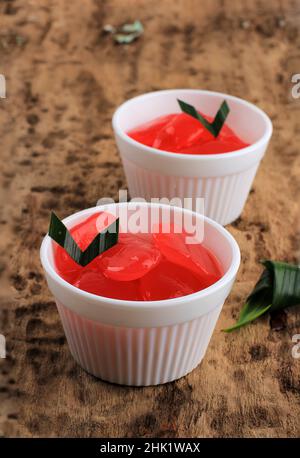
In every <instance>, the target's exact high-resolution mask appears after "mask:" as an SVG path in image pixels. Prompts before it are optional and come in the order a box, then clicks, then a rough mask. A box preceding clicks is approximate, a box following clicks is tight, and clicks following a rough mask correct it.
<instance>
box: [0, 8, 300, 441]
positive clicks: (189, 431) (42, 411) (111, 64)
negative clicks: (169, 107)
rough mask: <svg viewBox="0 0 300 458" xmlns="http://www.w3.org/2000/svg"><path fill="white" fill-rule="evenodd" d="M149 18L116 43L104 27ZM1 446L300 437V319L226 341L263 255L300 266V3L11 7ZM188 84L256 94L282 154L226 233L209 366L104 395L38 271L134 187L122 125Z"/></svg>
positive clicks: (1, 64) (6, 21) (279, 319)
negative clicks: (131, 109)
mask: <svg viewBox="0 0 300 458" xmlns="http://www.w3.org/2000/svg"><path fill="white" fill-rule="evenodd" d="M135 19H140V20H141V21H142V23H143V25H144V27H145V33H144V35H143V37H142V38H141V39H140V40H138V41H136V42H134V43H132V44H130V45H128V46H116V45H114V44H113V42H112V38H111V36H109V35H104V34H103V33H102V28H103V26H104V25H105V24H113V25H120V24H123V23H125V22H128V21H133V20H135ZM0 24H1V27H0V73H1V74H4V75H5V77H6V83H7V98H6V99H0V138H1V141H0V154H1V170H0V185H1V209H2V210H1V216H0V225H1V240H0V244H1V245H0V247H1V250H0V281H1V293H0V300H1V311H0V333H2V334H4V335H5V337H6V341H7V358H6V359H2V360H0V435H3V436H29V437H30V436H36V437H38V436H85V437H90V436H98V437H104V436H109V437H118V436H125V437H131V436H142V437H144V436H145V437H147V436H149V437H150V436H152V437H153V436H154V437H197V436H205V437H220V436H222V437H224V436H225V437H228V436H244V437H261V436H268V437H277V436H289V437H294V436H298V435H299V432H300V426H299V415H300V405H299V400H300V382H299V379H300V360H299V359H295V358H293V357H292V353H291V351H292V347H293V345H294V344H293V343H292V336H293V335H294V334H297V333H298V334H299V333H300V311H299V308H298V309H297V308H294V310H289V311H287V312H286V313H282V314H281V315H280V316H276V317H273V318H272V320H270V319H269V318H268V317H265V318H263V319H261V320H259V321H258V322H257V323H255V324H253V325H251V326H249V327H247V328H245V329H243V330H241V331H239V332H236V333H232V334H230V335H224V333H222V332H221V329H222V328H223V327H224V326H227V325H229V324H231V323H233V322H234V319H235V318H236V317H237V315H238V312H239V309H240V307H241V305H242V304H243V300H244V299H245V297H246V296H247V294H248V293H249V292H250V290H251V289H252V287H253V285H254V283H255V281H256V279H257V278H258V276H259V274H260V271H261V267H260V265H259V260H260V259H262V258H272V259H280V260H286V261H291V262H296V261H297V259H299V238H298V236H297V230H298V229H299V220H298V216H299V207H298V203H299V174H300V173H299V172H300V162H299V135H300V121H299V119H300V118H299V114H300V99H293V98H292V97H291V88H292V84H291V76H292V74H294V73H300V59H299V56H300V48H299V44H300V32H299V24H300V2H299V0H294V1H293V0H285V1H283V0H281V1H280V0H272V2H271V1H267V2H266V1H262V0H251V1H247V2H243V1H241V0H239V1H238V0H210V1H208V0H207V1H203V0H202V1H196V0H194V1H193V0H178V1H175V0H164V1H158V0H154V1H147V0H136V1H127V2H125V1H122V0H111V1H96V0H86V1H85V2H82V1H81V0H73V1H72V2H70V1H68V0H41V1H37V0H34V1H31V2H23V1H21V0H14V1H11V2H6V1H3V2H1V3H0ZM176 87H188V88H205V89H211V90H217V91H224V92H227V93H231V94H234V95H237V96H240V97H243V98H246V99H248V100H250V101H252V102H254V103H256V104H258V105H259V106H260V107H261V108H263V109H264V110H266V112H267V113H268V114H269V115H270V117H271V118H272V121H273V123H274V135H273V139H272V143H271V146H270V148H269V150H268V153H267V155H266V157H265V159H264V160H263V162H262V165H261V167H260V169H259V172H258V175H257V177H256V179H255V182H254V186H253V189H252V191H251V194H250V196H249V199H248V201H247V204H246V207H245V209H244V212H243V214H242V216H241V218H239V220H238V221H236V222H235V223H234V224H232V225H230V226H229V227H228V229H229V231H230V232H231V233H232V234H233V235H234V237H235V238H236V239H237V241H238V243H239V244H240V247H241V252H242V264H241V267H240V270H239V275H238V278H237V282H236V284H235V286H234V288H233V291H232V294H231V295H230V297H229V299H228V300H227V301H226V303H225V305H224V308H223V311H222V313H221V316H220V319H219V322H218V324H217V328H216V330H215V333H214V335H213V338H212V341H211V343H210V346H209V349H208V351H207V354H206V356H205V358H204V360H203V362H202V363H201V365H200V366H199V367H197V369H195V370H194V371H193V372H192V373H191V374H189V375H188V376H186V377H184V378H182V379H181V380H179V381H177V382H174V383H170V384H166V385H164V386H158V387H151V388H127V387H122V386H114V385H111V384H108V383H104V382H102V381H100V380H97V379H95V378H93V377H92V376H90V375H88V374H87V373H85V372H84V371H83V370H82V369H81V368H80V367H79V366H78V365H77V364H76V363H75V362H74V360H73V359H72V356H71V355H70V352H69V350H68V346H67V343H66V340H65V337H64V334H63V330H62V327H61V324H60V321H59V317H58V313H57V311H56V308H55V305H54V302H53V298H52V296H51V294H50V292H49V291H48V289H47V286H46V283H45V280H44V277H43V273H42V269H41V266H40V262H39V245H40V242H41V239H42V236H43V234H44V233H45V232H46V231H47V227H48V221H49V214H50V210H52V209H54V210H55V211H56V212H57V213H58V214H59V216H60V217H64V216H66V215H69V214H71V213H73V212H75V211H78V210H80V209H84V208H87V207H90V206H93V205H95V204H96V202H97V200H98V199H99V198H100V197H102V196H111V197H114V198H116V197H117V192H118V189H119V188H124V187H125V186H126V181H125V177H124V173H123V170H122V168H121V164H120V158H119V156H118V153H117V150H116V146H115V143H114V140H113V136H112V129H111V116H112V113H113V111H114V110H115V108H116V107H117V106H118V104H120V103H121V102H122V101H124V100H125V99H128V98H130V97H131V96H134V95H136V94H140V93H143V92H146V91H151V90H156V89H165V88H176Z"/></svg>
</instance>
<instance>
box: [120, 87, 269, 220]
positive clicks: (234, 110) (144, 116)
mask: <svg viewBox="0 0 300 458" xmlns="http://www.w3.org/2000/svg"><path fill="white" fill-rule="evenodd" d="M177 98H179V99H182V100H184V101H185V102H188V103H190V104H192V105H194V106H195V107H196V108H198V109H199V110H201V111H202V112H204V113H205V114H207V115H211V116H215V114H216V112H217V110H218V108H219V106H220V104H221V102H222V101H223V100H224V99H226V100H227V102H228V104H229V107H230V113H229V116H228V118H227V120H226V122H227V124H228V125H229V127H231V128H233V129H234V131H235V133H236V134H237V135H239V136H240V137H241V138H242V139H243V140H244V141H245V142H246V143H250V146H248V147H247V148H243V149H241V150H239V151H234V152H232V153H226V154H211V155H192V154H175V153H170V152H166V151H161V150H158V149H155V148H151V147H148V146H145V145H142V144H141V143H138V142H137V141H135V140H133V139H131V138H130V137H128V135H127V134H126V132H128V131H129V130H131V129H133V128H134V127H137V126H138V125H140V124H143V123H145V122H147V121H150V120H152V119H154V118H156V117H158V116H162V115H166V114H169V113H175V112H180V108H179V106H178V103H177V100H176V99H177ZM113 129H114V132H115V137H116V142H117V145H118V148H119V151H120V155H121V158H122V161H123V165H124V169H125V174H126V178H127V183H128V188H129V192H130V195H131V197H132V198H136V197H142V198H144V199H146V200H148V201H150V200H151V199H152V198H159V199H161V198H164V197H165V198H168V199H173V198H180V199H181V200H183V199H184V198H192V205H191V206H190V203H188V208H190V209H192V210H197V207H196V204H195V202H196V201H195V199H196V198H197V197H198V198H199V197H203V198H204V207H205V208H204V213H205V215H206V216H208V217H210V218H212V219H214V220H215V221H217V222H218V223H220V224H222V225H226V224H229V223H231V222H232V221H234V220H235V219H236V218H237V217H238V216H239V215H240V214H241V212H242V210H243V207H244V204H245V202H246V199H247V197H248V194H249V191H250V188H251V185H252V182H253V179H254V177H255V174H256V171H257V168H258V166H259V163H260V160H261V159H262V157H263V155H264V153H265V151H266V148H267V146H268V143H269V140H270V137H271V135H272V123H271V121H270V119H269V117H268V116H267V115H266V114H265V113H264V112H263V111H262V110H260V109H259V108H257V107H256V106H255V105H252V104H251V103H249V102H246V101H245V100H242V99H239V98H237V97H233V96H231V95H227V94H222V93H219V92H210V91H202V90H194V89H174V90H167V91H157V92H151V93H148V94H144V95H141V96H138V97H135V98H133V99H130V100H129V101H127V102H125V103H123V104H122V105H121V106H120V107H119V108H118V109H117V111H116V112H115V114H114V117H113Z"/></svg>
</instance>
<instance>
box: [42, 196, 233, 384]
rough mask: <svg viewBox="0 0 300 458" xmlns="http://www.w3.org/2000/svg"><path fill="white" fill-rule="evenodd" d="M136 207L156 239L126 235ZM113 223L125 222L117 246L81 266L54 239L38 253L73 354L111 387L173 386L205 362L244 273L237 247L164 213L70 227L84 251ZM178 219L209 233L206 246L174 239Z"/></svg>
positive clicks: (148, 209) (79, 216) (92, 217)
mask: <svg viewBox="0 0 300 458" xmlns="http://www.w3.org/2000/svg"><path fill="white" fill-rule="evenodd" d="M137 207H138V208H139V209H141V210H143V212H144V213H143V215H145V217H148V218H149V225H148V228H151V230H153V232H152V233H151V230H148V233H147V232H146V233H135V234H134V233H127V232H128V231H127V232H126V231H122V217H121V213H122V214H124V210H125V214H126V215H128V218H131V216H132V215H134V214H135V212H136V211H137ZM153 209H157V210H159V211H158V212H154V213H152V210H153ZM165 212H166V213H165ZM99 214H100V215H102V217H101V218H100V220H101V224H99V225H98V226H97V221H98V218H99ZM103 215H104V216H105V217H104V218H103ZM110 215H113V217H114V218H115V217H119V218H120V228H121V230H120V233H119V241H118V243H117V244H116V245H114V246H113V247H112V248H110V249H108V250H107V251H105V252H104V253H102V254H101V255H99V256H97V257H96V258H95V259H94V260H93V261H92V262H90V263H89V264H88V265H87V266H85V267H81V266H78V265H77V264H76V263H74V261H72V260H71V259H70V258H69V257H68V255H66V253H65V252H64V250H63V249H60V247H58V246H57V244H56V243H55V242H54V241H53V240H52V239H51V238H50V237H49V236H48V235H47V236H46V237H45V238H44V240H43V243H42V246H41V260H42V264H43V267H44V270H45V274H46V278H47V282H48V286H49V288H50V290H51V292H52V293H53V295H54V297H55V300H56V303H57V307H58V311H59V313H60V316H61V320H62V323H63V327H64V330H65V334H66V337H67V340H68V344H69V347H70V350H71V353H72V355H73V356H74V358H75V359H76V361H77V362H78V363H79V364H80V365H81V366H82V367H83V368H84V369H85V370H87V371H88V372H90V373H92V374H93V375H95V376H97V377H100V378H102V379H103V380H107V381H110V382H114V383H120V384H126V385H156V384H159V383H165V382H168V381H171V380H175V379H177V378H179V377H181V376H183V375H185V374H186V373H188V372H190V371H191V370H192V369H193V368H194V367H196V366H197V365H198V364H199V362H200V361H201V360H202V358H203V356H204V354H205V351H206V348H207V345H208V342H209V340H210V336H211V334H212V332H213V329H214V327H215V324H216V321H217V318H218V316H219V313H220V311H221V308H222V305H223V303H224V301H225V299H226V297H227V296H228V294H229V292H230V290H231V287H232V285H233V282H234V279H235V276H236V273H237V269H238V267H239V262H240V254H239V248H238V246H237V243H236V242H235V240H234V239H233V237H232V236H231V235H230V234H229V233H228V232H227V231H226V230H225V229H224V228H223V227H222V226H220V225H219V224H217V223H216V222H214V221H212V220H210V219H208V218H206V217H204V216H202V215H200V214H197V213H195V212H192V211H189V210H186V209H181V208H179V207H170V206H168V205H162V204H148V203H138V204H137V203H134V202H131V203H124V204H110V205H107V206H103V207H94V208H91V209H88V210H84V211H82V212H79V213H76V214H74V215H72V216H70V217H69V218H66V219H65V220H64V223H65V225H66V226H67V228H68V229H69V230H70V232H71V233H72V235H73V237H74V238H75V239H76V241H77V243H78V244H79V245H80V246H81V248H84V247H85V246H86V245H87V244H89V242H90V240H91V239H92V238H93V236H94V235H95V234H96V233H97V231H98V232H99V231H101V229H103V226H102V224H108V222H109V221H110V220H111V218H112V217H111V216H110ZM147 215H148V216H147ZM166 215H167V216H166ZM178 216H179V217H180V218H182V217H184V218H188V219H190V220H192V221H193V225H192V226H195V225H203V235H204V238H203V240H199V239H198V233H197V234H196V233H195V234H196V235H195V234H193V233H192V234H191V233H190V231H188V237H186V234H185V233H184V231H181V232H180V231H179V232H177V229H176V230H175V229H174V227H175V226H174V221H175V219H176V218H177V217H178ZM175 217H176V218H175ZM103 220H104V223H103ZM166 220H168V221H169V222H170V221H171V223H170V228H171V232H169V233H168V232H165V230H162V227H161V224H163V225H164V224H165V222H166ZM105 221H106V222H105ZM177 221H178V219H176V222H177ZM183 227H185V226H183ZM195 227H196V226H195ZM172 228H173V232H172ZM195 237H196V238H197V240H194V238H195ZM187 241H188V243H187ZM195 242H201V243H195Z"/></svg>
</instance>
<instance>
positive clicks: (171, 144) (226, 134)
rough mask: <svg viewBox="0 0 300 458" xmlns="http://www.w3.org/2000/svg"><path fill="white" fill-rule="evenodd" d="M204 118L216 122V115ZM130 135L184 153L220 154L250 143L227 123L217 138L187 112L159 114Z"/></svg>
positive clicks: (149, 144)
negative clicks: (214, 119)
mask: <svg viewBox="0 0 300 458" xmlns="http://www.w3.org/2000/svg"><path fill="white" fill-rule="evenodd" d="M204 117H205V118H206V119H207V120H208V121H209V122H212V117H210V116H204ZM128 135H129V136H130V137H131V138H134V139H135V140H137V141H139V142H140V143H143V144H145V145H147V146H152V147H153V148H157V149H160V150H164V151H169V152H173V153H183V154H220V153H227V152H230V151H236V150H239V149H241V148H244V147H245V146H248V144H247V143H245V142H243V141H242V140H241V139H240V138H239V137H238V136H237V135H236V134H235V133H234V132H233V130H232V129H230V127H228V126H227V125H226V124H224V126H223V127H222V129H221V131H220V133H219V135H218V136H217V137H216V138H215V137H214V136H213V135H212V134H211V133H210V132H209V131H208V130H207V129H206V128H205V127H204V126H203V125H202V124H201V123H200V122H199V121H198V120H197V119H195V118H193V117H192V116H189V115H187V114H186V113H177V114H171V115H169V116H163V117H159V118H157V119H156V120H155V119H154V120H153V121H151V122H150V123H147V124H144V125H141V126H138V127H137V128H136V129H134V130H132V131H130V132H128Z"/></svg>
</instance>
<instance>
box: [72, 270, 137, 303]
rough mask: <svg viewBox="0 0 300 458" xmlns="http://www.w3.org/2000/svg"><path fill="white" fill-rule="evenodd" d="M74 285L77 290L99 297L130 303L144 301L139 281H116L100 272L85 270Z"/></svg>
mask: <svg viewBox="0 0 300 458" xmlns="http://www.w3.org/2000/svg"><path fill="white" fill-rule="evenodd" d="M73 284H74V286H77V288H80V289H82V290H84V291H87V292H88V293H92V294H96V295H98V296H104V297H110V298H112V299H121V300H128V301H139V300H140V301H141V300H143V297H142V295H141V292H140V290H139V283H138V282H137V281H128V282H119V281H114V280H111V279H109V278H106V277H105V276H104V275H103V273H102V272H101V271H100V270H98V271H90V270H86V269H85V270H84V269H83V270H82V271H81V272H80V273H79V274H78V276H77V279H76V280H75V281H74V283H73Z"/></svg>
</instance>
